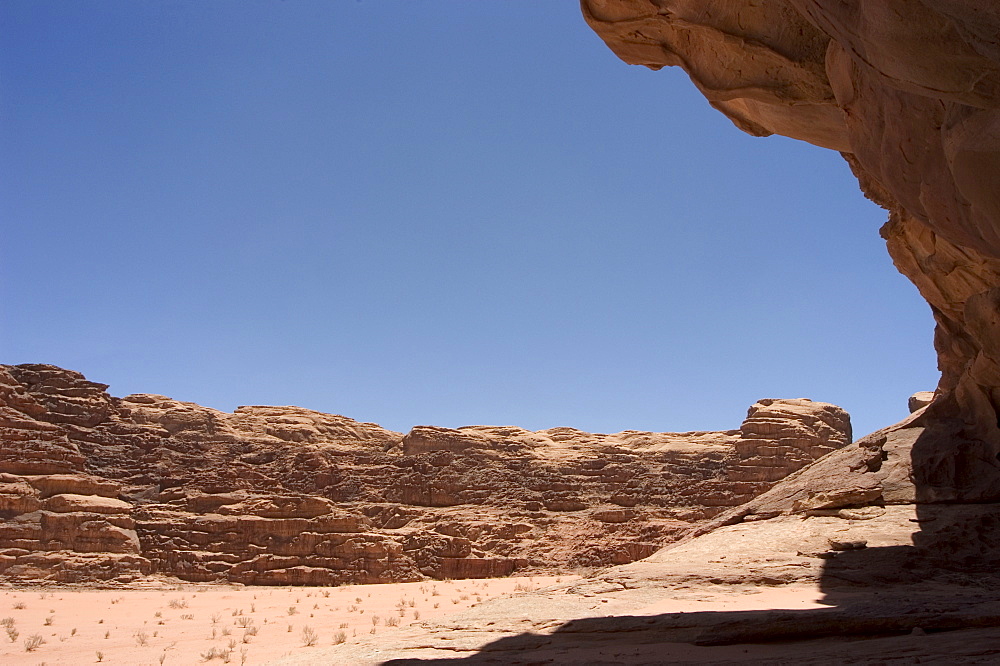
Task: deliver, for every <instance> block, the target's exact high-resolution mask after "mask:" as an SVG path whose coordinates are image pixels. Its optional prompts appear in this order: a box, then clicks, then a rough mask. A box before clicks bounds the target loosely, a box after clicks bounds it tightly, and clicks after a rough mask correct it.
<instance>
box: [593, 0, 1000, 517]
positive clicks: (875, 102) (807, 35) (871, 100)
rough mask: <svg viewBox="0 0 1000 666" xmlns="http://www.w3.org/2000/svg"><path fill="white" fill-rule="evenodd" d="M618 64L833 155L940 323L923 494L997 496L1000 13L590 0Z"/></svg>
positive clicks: (916, 5) (966, 2)
mask: <svg viewBox="0 0 1000 666" xmlns="http://www.w3.org/2000/svg"><path fill="white" fill-rule="evenodd" d="M582 6H583V13H584V16H585V17H586V20H587V22H588V23H589V24H590V26H591V27H592V28H593V29H594V30H595V31H596V32H597V34H598V35H600V36H601V38H602V39H603V40H604V41H605V43H606V44H607V45H608V46H609V47H610V48H611V49H612V50H613V51H614V52H615V53H616V54H617V55H618V56H619V57H620V58H621V59H623V60H624V61H625V62H628V63H631V64H637V65H645V66H647V67H651V68H653V69H659V68H661V67H664V66H680V67H683V68H684V69H685V71H687V73H688V74H689V75H690V76H691V79H692V81H694V83H695V85H697V86H698V88H699V89H700V90H701V91H702V93H704V95H705V96H706V97H707V98H708V99H709V101H710V102H711V104H712V106H713V107H715V108H716V109H718V110H719V111H721V112H722V113H724V114H726V115H727V116H728V117H729V118H730V119H731V120H732V121H733V123H735V124H736V126H737V127H739V128H740V129H742V130H743V131H745V132H748V133H750V134H753V135H755V136H767V135H769V134H782V135H785V136H789V137H792V138H796V139H801V140H803V141H808V142H810V143H813V144H815V145H817V146H822V147H824V148H830V149H833V150H837V151H840V152H841V153H842V154H843V155H844V158H845V159H846V160H847V162H848V163H849V164H850V167H851V169H852V170H853V171H854V173H855V175H856V176H857V178H858V181H859V183H860V186H861V189H862V190H863V191H864V192H865V194H866V195H867V196H868V197H869V198H871V199H872V200H874V201H875V202H877V203H878V204H880V205H881V206H883V207H884V208H886V209H888V210H889V212H890V219H889V222H888V223H887V224H886V225H885V227H883V230H882V235H883V237H884V238H885V239H886V241H887V245H888V248H889V252H890V254H891V256H892V258H893V261H894V262H895V263H896V266H897V267H898V268H899V270H900V271H901V272H902V273H903V274H904V275H906V276H907V277H908V278H909V279H910V280H912V281H913V282H914V283H915V284H916V286H917V287H918V289H919V290H920V293H921V294H922V295H923V296H924V298H926V299H927V301H928V303H929V304H930V306H931V309H932V310H933V313H934V317H935V320H936V322H937V328H936V334H935V346H936V348H937V352H938V358H939V367H940V369H941V372H942V377H941V382H940V384H939V386H938V395H937V398H936V399H935V401H934V403H933V404H932V406H931V408H930V409H929V410H928V411H927V412H926V414H925V416H924V419H925V422H926V425H927V428H926V429H925V431H924V433H925V434H924V436H923V439H922V441H921V442H920V443H918V444H916V445H915V446H914V448H913V456H914V474H915V475H916V479H917V482H918V483H917V485H918V489H919V494H920V495H921V499H922V500H924V501H954V500H969V501H980V500H995V499H998V498H1000V465H998V464H997V460H998V459H1000V428H998V413H1000V412H998V410H1000V183H998V181H1000V5H998V4H997V3H996V2H995V1H994V0H934V1H933V2H932V1H931V0H884V1H880V2H859V1H858V0H849V1H846V2H845V1H843V0H763V1H751V0H697V1H695V0H583V3H582Z"/></svg>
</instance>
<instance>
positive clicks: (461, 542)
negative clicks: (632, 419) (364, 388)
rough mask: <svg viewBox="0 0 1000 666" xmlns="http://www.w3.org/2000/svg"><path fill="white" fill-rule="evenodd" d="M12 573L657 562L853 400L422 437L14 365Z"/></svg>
mask: <svg viewBox="0 0 1000 666" xmlns="http://www.w3.org/2000/svg"><path fill="white" fill-rule="evenodd" d="M0 416H2V418H3V421H2V422H0V519H2V522H0V576H3V577H5V578H7V579H12V580H22V581H25V580H51V581H61V582H75V581H92V580H115V581H119V582H128V581H131V580H135V579H137V578H139V577H143V576H149V575H153V574H156V575H164V576H173V577H177V578H180V579H183V580H187V581H216V580H224V581H230V582H236V583H243V584H311V585H323V584H334V583H339V582H362V583H373V582H397V581H411V580H420V579H423V578H425V577H433V578H465V577H488V576H502V575H507V574H510V573H512V572H514V571H546V570H548V571H552V570H558V571H566V570H581V571H585V570H590V569H593V568H595V567H601V566H606V565H608V564H623V563H627V562H632V561H634V560H637V559H640V558H642V557H646V556H648V555H650V554H652V553H653V552H655V551H656V550H658V549H659V548H660V547H661V546H663V545H664V544H666V543H669V542H671V541H673V540H676V539H678V538H679V537H680V536H682V535H683V534H685V533H686V532H687V531H689V530H690V529H691V527H692V526H693V525H698V524H700V523H702V522H704V521H706V520H709V519H711V518H713V517H715V516H717V515H718V514H720V513H721V512H724V511H726V510H727V509H730V508H731V507H735V506H738V505H741V504H743V503H745V502H747V501H748V500H751V499H753V498H755V497H757V496H759V495H761V494H762V493H764V492H765V491H767V490H768V489H769V488H771V487H772V486H773V485H774V484H775V482H777V481H779V480H781V479H783V478H785V477H786V476H787V475H788V474H790V473H792V472H794V471H796V470H798V469H800V468H802V467H804V466H805V465H807V464H809V463H811V462H812V461H814V460H816V459H818V458H820V457H822V456H823V455H825V454H827V453H829V452H831V451H834V450H837V449H839V448H841V447H844V446H845V445H847V444H849V443H850V441H851V430H850V419H849V417H848V415H847V414H846V412H844V411H843V410H842V409H840V408H839V407H836V406H834V405H829V404H826V403H820V402H812V401H809V400H802V399H799V400H761V401H760V402H758V403H756V404H755V405H753V407H751V408H750V410H749V412H748V417H747V419H746V421H744V423H743V424H742V426H741V428H740V429H739V430H730V431H722V432H691V433H652V432H638V431H625V432H621V433H615V434H595V433H587V432H582V431H580V430H575V429H573V428H551V429H548V430H541V431H529V430H525V429H522V428H517V427H514V426H470V427H465V428H458V429H450V428H439V427H432V426H418V427H416V428H414V429H413V430H411V431H410V432H409V433H407V434H406V435H403V434H402V433H397V432H392V431H389V430H385V429H383V428H381V427H379V426H377V425H376V424H373V423H360V422H357V421H354V420H352V419H349V418H346V417H343V416H337V415H332V414H323V413H320V412H315V411H311V410H307V409H301V408H298V407H260V406H254V407H240V408H238V409H236V410H235V411H234V412H232V413H226V412H220V411H218V410H214V409H209V408H207V407H202V406H200V405H196V404H193V403H186V402H180V401H176V400H172V399H170V398H166V397H163V396H158V395H149V394H140V395H130V396H126V397H124V398H115V397H112V396H111V395H109V394H108V393H107V386H106V385H103V384H97V383H94V382H90V381H88V380H87V379H86V378H84V377H83V375H81V374H79V373H77V372H72V371H69V370H64V369H61V368H57V367H55V366H50V365H18V366H0Z"/></svg>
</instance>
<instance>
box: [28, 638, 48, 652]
mask: <svg viewBox="0 0 1000 666" xmlns="http://www.w3.org/2000/svg"><path fill="white" fill-rule="evenodd" d="M44 644H45V639H44V638H42V635H41V634H31V635H30V636H28V637H27V638H25V639H24V651H25V652H34V651H35V650H37V649H38V648H40V647H41V646H42V645H44Z"/></svg>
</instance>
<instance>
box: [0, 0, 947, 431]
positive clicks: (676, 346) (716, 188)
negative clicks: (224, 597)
mask: <svg viewBox="0 0 1000 666" xmlns="http://www.w3.org/2000/svg"><path fill="white" fill-rule="evenodd" d="M0 32H2V34H4V35H5V37H4V43H3V45H2V46H0V114H2V115H0V225H2V235H0V352H2V353H0V362H6V363H24V362H45V363H54V364H58V365H62V366H65V367H69V368H72V369H75V370H79V371H81V372H83V373H84V374H86V375H87V376H88V377H89V378H91V379H93V380H95V381H101V382H105V383H108V384H111V392H112V393H113V394H115V395H125V394H128V393H133V392H148V393H161V394H165V395H169V396H171V397H174V398H177V399H180V400H191V401H196V402H199V403H202V404H205V405H209V406H212V407H217V408H220V409H226V410H229V409H233V408H234V407H236V406H237V405H242V404H296V405H301V406H303V407H309V408H312V409H317V410H321V411H326V412H334V413H341V414H345V415H347V416H351V417H353V418H357V419H359V420H366V421H376V422H378V423H381V424H382V425H384V426H386V427H389V428H393V429H396V430H403V431H405V430H407V429H409V428H410V427H411V426H413V425H416V424H427V423H430V424H437V425H444V426H452V427H455V426H460V425H467V424H473V423H476V424H480V423H489V424H517V425H521V426H524V427H528V428H532V429H539V428H547V427H553V426H561V425H570V426H574V427H578V428H581V429H584V430H590V431H597V432H613V431H618V430H622V429H626V428H633V429H642V430H668V431H684V430H695V429H706V430H711V429H725V428H733V427H737V426H738V424H739V422H740V421H741V420H742V418H743V417H744V415H745V410H746V408H747V407H748V406H749V405H750V404H752V403H753V402H754V401H755V400H757V399H758V398H762V397H809V398H812V399H815V400H824V401H829V402H834V403H837V404H840V405H842V406H843V407H845V408H846V409H848V410H849V411H850V412H851V414H852V416H853V419H854V423H855V430H856V434H859V435H860V434H864V433H865V432H868V431H871V430H873V429H875V428H877V427H881V426H883V425H887V424H889V423H891V422H894V421H896V420H898V419H900V418H902V417H903V416H904V415H905V413H906V398H907V396H908V395H909V394H910V393H912V392H913V391H917V390H925V389H932V388H933V387H934V385H935V384H936V381H937V376H938V375H937V371H936V369H935V359H934V355H933V349H932V325H933V324H932V320H931V317H930V313H929V309H928V307H927V306H926V304H925V303H924V302H923V301H922V300H921V299H920V298H919V296H918V295H917V293H916V290H915V289H914V288H913V287H912V285H910V284H909V282H907V281H906V280H905V279H904V278H903V277H901V276H900V275H899V274H898V273H897V272H896V271H895V269H894V268H893V267H892V264H891V262H890V260H889V258H888V256H887V254H886V252H885V248H884V244H883V243H882V241H881V239H880V238H879V237H878V228H879V226H880V225H881V224H882V223H883V221H884V219H885V213H884V211H882V210H880V209H878V208H877V207H875V206H874V205H873V204H871V203H869V202H867V201H865V200H864V199H863V198H862V196H861V194H860V193H859V191H858V189H857V185H856V183H855V181H854V179H853V177H852V176H851V174H850V171H849V169H848V168H847V166H846V164H845V163H844V162H843V160H842V159H841V158H840V156H839V155H837V154H836V153H833V152H830V151H824V150H822V149H819V148H814V147H812V146H809V145H807V144H803V143H799V142H795V141H792V140H789V139H785V138H781V137H771V138H768V139H755V138H752V137H749V136H746V135H744V134H742V133H741V132H739V131H738V130H736V129H735V128H734V127H733V126H732V125H731V124H730V123H729V121H728V120H726V119H725V118H724V117H723V116H722V115H720V114H718V113H717V112H715V111H713V110H712V109H711V108H710V107H709V106H708V104H707V102H705V101H704V100H703V99H702V98H701V96H700V95H699V94H698V93H697V91H695V90H694V88H693V86H692V85H691V84H690V83H689V82H688V80H687V79H686V77H685V76H684V75H683V73H682V72H680V71H677V70H663V71H660V72H652V71H650V70H647V69H645V68H640V67H630V66H628V65H625V64H624V63H622V62H621V61H619V60H618V59H617V58H616V57H615V56H614V55H613V54H612V53H611V52H610V51H609V50H608V49H607V48H606V47H605V46H604V45H603V43H602V42H601V41H600V39H599V38H598V37H597V36H596V35H595V34H593V33H592V32H591V31H590V30H589V28H588V27H587V26H586V24H585V23H584V21H583V19H582V17H581V16H580V12H579V8H578V5H577V3H576V2H573V1H571V0H566V1H560V2H544V3H529V2H516V3H515V2H506V3H486V2H390V1H388V0H386V1H382V2H373V1H369V2H347V1H344V2H327V1H316V2H309V1H304V0H289V1H287V2H280V3H279V2H256V1H249V0H239V1H235V0H232V1H222V0H220V1H216V2H200V1H199V2H195V1H191V2H178V1H175V2H168V1H164V2H149V3H146V2H143V3H137V2H132V1H122V2H113V1H110V0H105V1H102V2H97V3H68V2H54V1H53V2H44V1H41V0H5V2H4V3H2V4H0Z"/></svg>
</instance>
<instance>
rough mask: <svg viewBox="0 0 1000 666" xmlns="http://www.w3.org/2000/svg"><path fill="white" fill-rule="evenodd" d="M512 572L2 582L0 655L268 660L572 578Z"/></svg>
mask: <svg viewBox="0 0 1000 666" xmlns="http://www.w3.org/2000/svg"><path fill="white" fill-rule="evenodd" d="M573 578H574V577H572V576H562V577H555V576H551V577H547V576H535V577H515V578H498V579H480V580H453V581H430V582H423V583H400V584H395V585H347V586H342V587H230V586H219V585H183V586H176V587H162V588H158V589H149V590H142V589H130V590H123V589H117V590H87V589H68V588H39V589H12V588H8V589H4V590H0V622H2V624H3V627H2V630H0V641H2V642H0V663H2V664H6V665H10V666H14V665H19V664H25V665H31V666H40V665H41V664H45V665H47V666H56V665H57V664H58V665H66V666H70V665H72V666H77V665H79V664H93V663H103V664H128V665H129V666H142V665H146V664H149V665H152V666H155V665H157V664H184V665H187V664H198V663H209V664H223V663H227V664H245V665H247V666H251V665H256V664H265V663H267V662H269V661H271V660H274V659H278V658H280V657H291V656H297V655H301V656H302V657H305V658H307V659H308V653H309V651H310V650H312V649H315V648H318V647H330V646H332V645H336V644H338V643H342V644H348V643H350V642H351V641H354V640H357V639H358V638H359V637H362V636H364V637H368V638H370V637H371V635H372V634H373V633H374V634H381V633H385V632H396V631H399V630H400V629H401V628H406V627H407V626H408V625H410V624H412V623H415V622H422V621H424V620H428V619H438V618H440V617H442V616H444V615H447V614H452V613H456V612H459V611H462V610H466V609H468V608H470V607H472V606H475V605H476V604H478V603H481V602H485V601H487V600H489V599H495V598H497V597H501V596H504V595H512V594H520V593H523V592H525V591H531V590H536V589H538V588H541V587H544V586H547V585H550V584H553V583H556V582H560V581H562V582H567V581H570V580H572V579H573Z"/></svg>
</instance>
